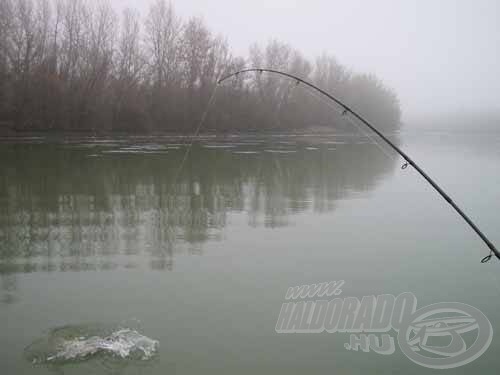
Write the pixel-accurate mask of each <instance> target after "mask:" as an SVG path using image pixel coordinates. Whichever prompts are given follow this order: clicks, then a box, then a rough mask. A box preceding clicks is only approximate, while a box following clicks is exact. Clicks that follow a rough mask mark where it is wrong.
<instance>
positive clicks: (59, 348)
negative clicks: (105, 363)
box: [25, 326, 159, 364]
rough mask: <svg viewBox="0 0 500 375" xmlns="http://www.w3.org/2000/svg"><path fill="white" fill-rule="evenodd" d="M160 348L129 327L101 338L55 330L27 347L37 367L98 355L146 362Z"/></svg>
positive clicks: (72, 329) (89, 333)
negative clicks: (38, 365)
mask: <svg viewBox="0 0 500 375" xmlns="http://www.w3.org/2000/svg"><path fill="white" fill-rule="evenodd" d="M98 331H101V332H103V330H102V329H100V330H98ZM158 347H159V342H158V341H156V340H153V339H151V338H149V337H147V336H144V335H142V334H140V333H139V332H137V331H135V330H132V329H129V328H123V329H118V330H115V331H113V332H111V333H109V334H107V333H104V334H103V335H99V334H96V330H92V329H88V328H84V327H78V326H74V327H71V326H69V327H63V328H59V329H55V330H53V331H51V332H50V333H49V335H48V337H47V338H44V339H41V340H37V341H35V342H34V343H33V344H32V345H30V346H29V347H28V348H26V350H25V354H26V357H27V359H28V360H29V361H30V362H32V363H34V364H62V363H68V362H75V361H84V360H88V359H91V358H93V357H97V356H111V357H114V358H119V359H131V360H142V361H146V360H149V359H151V358H152V357H153V356H154V355H155V354H156V353H157V350H158Z"/></svg>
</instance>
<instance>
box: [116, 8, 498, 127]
mask: <svg viewBox="0 0 500 375" xmlns="http://www.w3.org/2000/svg"><path fill="white" fill-rule="evenodd" d="M112 2H113V3H114V4H116V5H118V6H120V7H124V6H130V7H133V8H137V9H139V10H141V12H142V13H143V14H144V15H145V14H146V10H147V7H148V4H149V3H150V2H151V0H112ZM172 3H173V5H174V7H175V9H176V10H177V12H178V14H179V15H180V16H182V17H184V18H187V17H190V16H201V17H202V18H204V20H205V21H206V23H207V24H208V26H209V27H210V29H211V30H212V31H214V32H215V33H221V34H223V35H224V36H226V37H227V39H228V41H229V43H230V45H231V47H232V50H233V51H234V53H236V54H238V55H243V56H246V55H247V52H248V48H249V46H250V45H251V44H252V43H254V42H259V43H266V42H267V41H268V40H269V39H271V38H277V39H279V40H281V41H284V42H287V43H290V44H291V45H292V46H293V47H295V48H297V49H299V50H301V51H302V52H303V53H304V54H306V56H308V57H309V58H313V57H315V56H317V55H319V54H321V53H323V52H327V53H329V54H333V55H335V56H336V57H337V58H338V60H339V61H340V62H341V63H342V64H344V65H346V66H348V67H350V68H352V69H354V70H355V71H358V72H372V73H375V74H377V76H379V78H381V79H382V80H383V81H384V82H385V83H386V84H388V85H389V86H391V87H392V88H394V89H395V90H396V92H397V94H398V96H399V98H400V100H401V104H402V109H403V115H404V118H405V119H411V118H412V117H414V116H418V115H422V114H431V113H447V112H454V111H457V110H459V111H478V110H484V109H487V110H491V109H495V110H500V100H499V97H500V1H498V0H375V1H371V0H343V1H339V0H251V1H250V0H248V1H247V0H244V1H241V0H240V1H238V0H172Z"/></svg>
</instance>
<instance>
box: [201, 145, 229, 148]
mask: <svg viewBox="0 0 500 375" xmlns="http://www.w3.org/2000/svg"><path fill="white" fill-rule="evenodd" d="M203 147H205V148H211V149H212V148H214V149H217V148H221V149H226V148H235V147H236V146H235V145H203Z"/></svg>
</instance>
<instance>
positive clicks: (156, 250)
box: [0, 133, 500, 375]
mask: <svg viewBox="0 0 500 375" xmlns="http://www.w3.org/2000/svg"><path fill="white" fill-rule="evenodd" d="M393 139H394V140H398V141H399V142H400V144H401V145H402V146H403V147H404V148H405V149H406V150H407V151H408V152H409V153H410V155H412V156H414V158H415V160H417V161H419V162H421V164H422V165H423V166H424V168H425V169H426V170H427V171H428V172H429V174H430V175H431V176H433V177H435V178H436V180H437V181H438V182H439V183H441V184H442V186H443V187H444V188H445V190H447V191H448V192H449V193H450V195H451V196H452V197H453V198H454V199H455V200H456V201H457V202H459V204H460V205H462V206H463V208H464V209H465V211H466V212H467V213H468V214H470V216H471V217H472V218H473V219H474V220H475V221H476V222H477V224H478V225H479V226H480V227H481V229H483V231H484V232H485V233H486V234H487V235H488V236H489V237H490V239H491V240H492V241H493V242H494V243H496V244H500V233H499V232H498V228H499V225H500V217H499V216H498V212H499V211H500V189H499V186H500V168H499V165H500V164H499V163H500V136H491V135H481V134H472V135H467V136H465V135H456V134H455V135H453V134H450V133H439V134H438V133H423V134H414V133H403V134H401V135H400V136H399V137H398V139H396V137H393ZM186 142H187V141H186V140H185V139H183V138H181V137H151V138H140V137H135V138H133V137H117V138H112V139H104V138H32V139H24V140H13V139H7V138H3V139H1V140H0V321H1V322H2V323H1V329H2V331H1V335H0V366H1V367H0V368H1V370H0V372H1V373H2V374H9V375H10V374H45V373H57V374H61V373H64V374H117V373H120V374H122V373H123V374H137V373H144V374H199V373H204V374H235V373H238V374H255V373H266V374H303V373H305V372H307V373H309V374H325V373H332V374H387V373H394V374H399V373H405V374H408V373H410V374H421V373H438V372H442V370H431V369H427V368H424V367H422V366H419V365H417V364H415V363H413V362H411V361H410V360H409V359H408V358H406V357H405V356H404V355H403V354H402V353H401V351H400V350H399V348H398V347H397V345H396V351H395V353H394V354H392V355H388V356H383V355H379V354H376V353H374V352H369V353H364V352H362V351H357V352H356V351H348V350H346V349H345V347H344V344H345V343H347V342H348V341H349V334H348V333H333V334H329V333H321V334H277V333H276V332H275V326H276V321H277V318H278V315H279V312H280V308H281V305H282V303H283V302H284V301H285V293H286V291H287V289H288V288H289V287H292V286H296V285H303V284H312V283H319V282H325V281H332V280H345V285H344V286H343V288H342V291H343V292H342V296H345V297H346V296H354V297H358V298H362V297H363V296H366V295H380V294H394V295H398V294H400V293H402V292H407V291H409V292H413V293H414V294H415V295H416V296H417V298H418V305H419V307H420V306H425V305H429V304H432V303H437V302H449V301H453V302H454V301H457V302H463V303H467V304H470V305H472V306H474V307H476V308H478V309H480V310H481V311H482V312H483V313H484V314H485V315H486V316H487V317H488V318H489V320H490V321H491V324H492V326H493V331H494V334H493V341H492V344H491V346H490V347H489V349H488V350H487V351H486V352H485V353H484V354H483V355H482V356H481V357H480V358H478V359H477V360H475V361H474V362H472V363H470V364H467V365H465V366H463V367H459V368H455V369H453V370H450V371H449V373H454V374H455V373H457V374H469V373H470V374H473V373H474V374H475V373H481V374H498V373H499V372H500V358H499V356H498V355H497V352H498V351H499V350H500V309H499V308H498V307H499V306H500V302H499V298H498V297H499V295H500V277H499V274H500V263H499V262H495V261H493V262H492V263H491V264H487V265H482V264H480V259H481V258H482V257H483V256H485V255H487V254H488V252H487V249H486V248H485V246H484V244H483V243H482V242H480V241H479V240H478V238H477V237H476V236H475V234H474V233H473V232H472V231H471V230H470V229H469V228H468V227H467V226H466V224H465V223H464V222H463V221H462V220H461V219H460V218H459V217H458V216H457V215H456V213H454V212H453V211H452V210H451V209H450V208H449V207H448V206H447V204H446V202H444V201H443V200H441V199H440V198H439V197H438V196H437V194H436V193H435V192H434V191H432V190H431V188H430V187H429V186H428V185H427V184H425V183H424V182H423V181H422V179H421V178H420V177H419V176H418V175H417V174H416V172H415V171H413V170H411V168H409V169H407V170H404V171H403V170H401V168H400V166H401V164H402V162H401V160H400V159H399V158H397V157H395V156H393V157H387V156H386V155H385V154H384V153H382V152H381V151H380V150H379V149H378V148H377V146H376V145H374V144H372V143H370V142H369V141H367V140H366V139H363V138H360V137H346V136H333V135H332V136H321V137H319V136H315V137H313V136H302V137H291V136H266V137H257V136H240V137H225V138H223V139H222V138H213V137H207V138H201V139H198V140H197V142H196V143H195V144H194V145H193V147H192V148H191V149H190V151H189V153H186V150H187V146H186ZM186 155H187V157H185V156H186ZM87 324H88V325H89V326H90V325H95V324H102V325H117V326H129V325H133V326H134V329H137V330H138V331H140V332H141V333H142V334H144V335H146V336H148V337H150V338H152V339H154V340H158V341H159V343H160V346H159V349H158V353H157V354H156V355H155V356H154V357H153V358H152V359H151V360H148V361H139V360H132V359H129V360H121V359H119V358H109V357H108V358H106V356H105V355H98V356H96V357H92V358H88V359H86V360H81V361H68V363H62V364H61V363H59V364H38V365H35V364H32V363H31V362H30V360H29V357H27V355H26V348H27V347H29V346H30V344H32V343H33V342H35V341H36V340H39V339H40V338H43V337H45V336H46V335H48V334H49V332H51V330H53V329H55V328H57V327H64V326H68V325H69V326H73V325H74V326H78V327H81V326H85V325H87ZM393 336H394V335H393Z"/></svg>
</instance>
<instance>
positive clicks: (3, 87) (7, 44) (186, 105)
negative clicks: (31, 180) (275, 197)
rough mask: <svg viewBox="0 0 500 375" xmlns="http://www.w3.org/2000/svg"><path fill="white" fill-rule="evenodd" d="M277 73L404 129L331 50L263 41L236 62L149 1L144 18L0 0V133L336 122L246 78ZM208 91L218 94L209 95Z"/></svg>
mask: <svg viewBox="0 0 500 375" xmlns="http://www.w3.org/2000/svg"><path fill="white" fill-rule="evenodd" d="M244 67H264V68H274V69H279V70H283V71H286V72H289V73H292V74H296V75H298V76H300V77H302V78H305V79H309V80H311V81H313V82H314V83H316V84H318V85H319V86H320V87H322V88H324V89H326V90H328V91H331V92H332V93H335V94H336V95H337V96H338V97H339V98H341V99H342V100H344V101H345V102H346V103H347V104H348V105H350V106H352V107H353V108H355V109H357V110H359V111H360V112H361V113H362V114H363V115H365V116H367V117H368V118H369V119H370V120H372V121H373V122H374V123H375V124H377V125H378V126H380V127H381V128H382V129H383V130H385V131H393V130H395V129H398V127H399V126H400V117H401V111H400V107H399V103H398V99H397V96H396V95H395V93H394V92H393V91H392V90H391V89H389V88H387V87H386V86H385V85H384V84H383V83H382V82H381V81H380V80H379V79H378V78H377V77H375V76H373V75H368V74H357V73H354V72H352V71H350V70H349V69H348V68H346V67H344V66H343V65H341V64H339V63H338V61H337V60H336V59H335V58H334V57H333V56H329V55H326V54H325V55H322V56H320V57H318V58H317V59H315V60H314V61H309V60H308V59H307V58H306V57H305V56H304V55H303V54H301V53H300V52H299V51H297V50H295V49H294V48H292V47H291V46H289V45H288V44H285V43H282V42H279V41H276V40H271V41H270V42H269V43H268V44H267V45H265V46H260V45H254V46H252V47H251V48H250V51H249V54H248V56H247V57H240V56H235V55H233V54H232V53H231V49H230V47H229V45H228V42H227V40H226V39H225V38H224V37H222V36H219V35H214V34H213V33H212V32H211V31H210V29H209V28H208V27H207V25H206V24H205V23H204V21H203V20H202V19H200V18H196V17H193V18H190V19H187V20H183V19H181V18H180V17H179V16H178V15H177V14H176V11H175V9H174V6H173V5H172V4H171V3H169V2H167V1H166V0H156V1H155V2H154V3H153V4H152V5H151V6H150V8H149V11H148V12H147V13H146V14H144V15H141V14H140V13H139V12H137V11H135V10H133V9H126V10H124V11H123V12H122V13H120V12H118V11H117V10H116V9H114V8H113V7H112V6H111V5H110V3H108V2H107V1H91V0H0V132H2V131H7V129H10V131H14V130H15V131H41V130H44V131H46V130H51V131H59V130H63V131H72V132H74V131H92V132H110V131H129V132H130V131H132V132H167V131H175V132H192V131H193V129H194V128H196V127H197V125H198V124H199V121H200V120H199V119H200V118H201V117H202V115H203V113H204V111H205V110H206V108H207V104H208V103H209V102H210V100H211V98H212V97H213V98H214V99H215V100H214V103H213V106H211V108H210V110H209V111H208V115H207V119H206V120H207V122H206V123H205V124H204V130H216V131H243V130H273V129H294V130H296V129H303V128H307V127H311V126H324V125H331V124H334V125H338V126H340V123H341V121H342V120H341V118H340V116H339V115H337V116H335V115H334V113H333V112H332V111H331V109H330V108H328V106H327V105H325V104H324V103H322V102H321V101H319V100H318V99H317V98H316V97H314V96H312V95H311V93H309V92H308V91H307V89H306V88H304V87H302V86H299V88H297V87H296V84H295V82H291V81H289V80H286V79H281V78H277V77H275V76H271V75H266V74H245V75H241V76H239V77H238V78H236V79H232V80H228V81H226V82H225V83H224V84H222V85H220V86H219V87H218V88H217V90H215V89H216V86H217V81H218V79H219V78H220V77H222V76H223V75H224V74H227V73H229V72H232V71H235V70H238V69H241V68H244ZM214 92H215V94H214Z"/></svg>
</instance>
